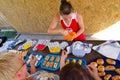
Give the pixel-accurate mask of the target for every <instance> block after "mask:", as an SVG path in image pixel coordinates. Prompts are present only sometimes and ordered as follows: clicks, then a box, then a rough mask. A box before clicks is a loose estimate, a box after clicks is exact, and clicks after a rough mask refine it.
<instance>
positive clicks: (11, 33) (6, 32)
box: [1, 29, 17, 38]
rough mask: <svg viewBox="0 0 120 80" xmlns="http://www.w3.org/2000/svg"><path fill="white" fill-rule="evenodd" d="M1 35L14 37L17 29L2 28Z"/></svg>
mask: <svg viewBox="0 0 120 80" xmlns="http://www.w3.org/2000/svg"><path fill="white" fill-rule="evenodd" d="M1 35H2V36H6V37H7V38H14V37H15V36H16V35H17V31H16V30H13V29H4V30H1Z"/></svg>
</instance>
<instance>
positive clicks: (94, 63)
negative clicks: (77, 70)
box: [90, 62, 98, 67]
mask: <svg viewBox="0 0 120 80" xmlns="http://www.w3.org/2000/svg"><path fill="white" fill-rule="evenodd" d="M90 64H91V65H93V66H95V67H97V65H98V64H97V62H91V63H90Z"/></svg>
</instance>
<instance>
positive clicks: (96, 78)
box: [87, 64, 101, 80]
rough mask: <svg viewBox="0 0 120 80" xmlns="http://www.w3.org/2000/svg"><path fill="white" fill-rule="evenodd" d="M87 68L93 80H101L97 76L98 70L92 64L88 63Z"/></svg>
mask: <svg viewBox="0 0 120 80" xmlns="http://www.w3.org/2000/svg"><path fill="white" fill-rule="evenodd" d="M87 69H88V71H89V72H90V74H91V76H92V77H93V78H94V79H95V80H101V78H100V77H99V76H98V70H97V68H96V67H95V66H94V65H92V64H89V65H88V66H87Z"/></svg>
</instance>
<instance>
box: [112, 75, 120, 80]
mask: <svg viewBox="0 0 120 80" xmlns="http://www.w3.org/2000/svg"><path fill="white" fill-rule="evenodd" d="M112 80H120V76H119V75H115V76H113V77H112Z"/></svg>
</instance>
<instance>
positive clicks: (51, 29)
mask: <svg viewBox="0 0 120 80" xmlns="http://www.w3.org/2000/svg"><path fill="white" fill-rule="evenodd" d="M59 21H60V16H59V14H56V16H55V17H54V18H53V21H52V22H51V24H50V26H49V28H48V33H49V34H61V33H62V31H63V29H55V28H56V27H57V24H58V22H59Z"/></svg>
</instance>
